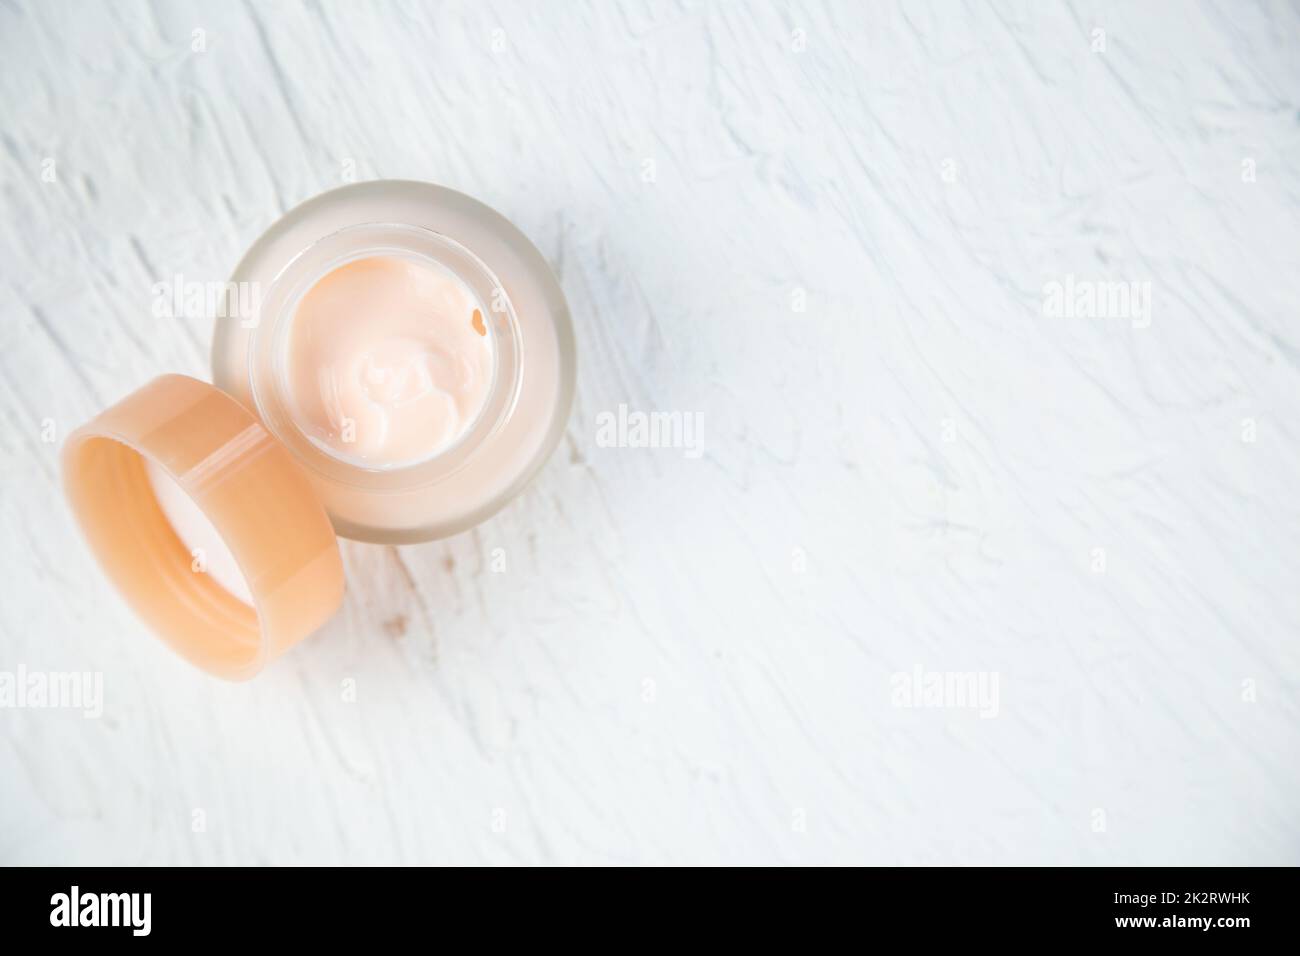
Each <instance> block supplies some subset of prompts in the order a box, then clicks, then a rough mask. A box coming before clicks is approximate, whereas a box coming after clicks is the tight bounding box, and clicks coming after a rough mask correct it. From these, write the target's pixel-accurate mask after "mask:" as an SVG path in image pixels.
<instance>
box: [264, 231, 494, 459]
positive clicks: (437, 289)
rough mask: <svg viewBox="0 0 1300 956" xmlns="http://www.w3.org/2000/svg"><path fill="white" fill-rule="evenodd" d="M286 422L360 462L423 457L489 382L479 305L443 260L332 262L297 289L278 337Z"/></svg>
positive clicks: (466, 419)
mask: <svg viewBox="0 0 1300 956" xmlns="http://www.w3.org/2000/svg"><path fill="white" fill-rule="evenodd" d="M286 348H287V352H286V356H287V358H286V362H285V372H286V375H287V391H288V394H289V401H290V404H291V406H292V408H293V413H294V418H295V421H296V422H297V423H298V426H299V428H300V429H302V430H303V432H304V434H306V435H307V437H308V438H310V439H311V440H312V441H313V442H314V443H315V444H317V445H318V446H320V447H321V448H323V449H324V450H326V451H328V452H330V453H333V454H335V455H337V456H338V457H340V458H342V459H344V460H349V461H355V462H357V463H358V464H360V465H363V466H365V467H370V468H393V467H400V466H403V465H407V464H411V463H415V462H419V461H424V460H426V459H428V458H431V457H433V456H434V455H437V454H439V453H440V452H442V451H443V450H445V449H446V448H448V447H449V446H451V445H452V444H454V443H455V442H456V441H457V440H458V439H459V438H460V437H461V436H462V435H464V434H465V432H466V431H467V430H469V428H470V427H472V425H473V424H474V421H475V420H476V419H477V417H478V416H479V414H480V413H481V412H482V410H483V406H484V404H485V402H486V399H487V395H488V391H489V389H490V388H491V385H492V376H493V371H494V369H493V359H494V356H493V351H492V347H491V341H490V339H489V337H488V330H487V326H486V324H485V323H484V320H483V304H482V303H480V302H479V301H478V299H477V297H476V296H475V295H474V293H473V291H472V290H471V289H470V288H469V286H467V285H466V284H465V283H464V282H462V281H461V280H460V279H459V278H458V277H457V276H455V275H454V274H452V273H451V272H450V271H448V270H446V269H443V268H440V267H439V266H437V265H436V264H434V263H429V262H422V261H416V260H412V259H407V258H402V257H399V256H371V257H367V258H364V259H359V260H356V261H354V262H350V263H347V264H346V265H342V266H339V267H338V268H336V269H334V270H333V271H332V272H330V273H328V274H327V275H325V276H324V277H323V278H321V279H320V280H319V281H318V282H317V283H316V284H315V285H314V286H312V287H311V288H310V289H309V290H308V291H307V293H306V294H305V295H304V296H303V297H302V300H301V301H300V302H299V303H298V307H297V309H296V310H295V314H294V316H293V320H292V323H291V325H290V326H289V329H288V334H287V340H286Z"/></svg>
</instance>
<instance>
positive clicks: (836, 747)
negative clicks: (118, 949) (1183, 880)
mask: <svg viewBox="0 0 1300 956" xmlns="http://www.w3.org/2000/svg"><path fill="white" fill-rule="evenodd" d="M1095 29H1101V30H1104V31H1105V46H1106V48H1105V51H1104V52H1097V51H1094V49H1093V47H1094V45H1095V44H1096V38H1095V36H1094V33H1093V31H1094V30H1095ZM195 30H202V31H204V32H203V34H201V35H196V34H195V33H194V31H195ZM497 30H500V31H502V32H501V33H495V32H494V31H497ZM797 30H801V31H803V33H802V34H796V32H795V31H797ZM196 37H200V38H201V39H202V41H203V43H202V44H201V45H203V46H205V49H202V50H200V51H195V50H194V49H193V47H194V46H195V45H196V42H195V41H196ZM801 37H802V38H803V41H804V42H803V43H801V42H800V38H801ZM494 40H495V41H496V42H495V43H494ZM0 111H2V116H3V128H2V131H0V145H2V149H0V177H2V179H3V182H2V187H0V188H2V196H3V221H2V223H0V282H2V283H3V288H0V422H2V424H3V427H2V428H0V454H2V455H3V459H2V461H3V508H2V511H0V572H2V575H0V587H2V588H3V599H2V600H0V624H2V625H3V635H2V643H0V670H9V671H12V670H14V669H15V668H17V667H18V666H19V665H20V664H21V665H22V666H25V667H27V668H29V669H39V670H71V669H76V670H94V671H101V672H102V673H103V675H104V691H105V714H104V716H103V718H102V719H101V720H97V721H96V720H87V719H84V718H83V717H82V716H81V715H80V714H79V713H76V712H70V711H38V710H23V709H8V710H0V862H4V863H46V862H50V863H73V862H75V863H190V862H196V863H266V862H271V863H291V862H320V863H336V862H354V863H369V862H417V861H418V862H430V863H451V862H456V863H469V862H488V863H540V862H558V863H630V862H645V863H713V862H724V861H725V862H738V863H759V862H763V863H768V862H806V863H822V862H863V863H868V862H869V863H954V862H955V863H1029V862H1042V863H1062V864H1064V863H1084V864H1093V863H1120V864H1131V863H1132V864H1136V863H1145V864H1155V863H1292V864H1294V863H1300V482H1298V480H1300V327H1298V325H1297V322H1298V320H1300V314H1298V313H1300V305H1298V303H1300V172H1298V171H1297V161H1298V160H1300V7H1298V6H1297V5H1296V4H1295V3H1268V4H1259V5H1256V4H1250V3H1241V2H1226V0H1225V2H1223V3H1220V4H1213V5H1191V4H1185V3H1174V2H1168V3H1142V4H1129V3H1084V2H1079V3H1047V2H1043V3H1039V2H1035V3H1029V2H1024V3H1008V2H999V3H995V4H992V5H991V6H990V5H986V4H971V5H967V4H959V3H956V2H949V0H944V2H935V3H930V4H924V3H908V4H902V5H894V4H885V3H861V2H842V3H808V4H800V5H790V6H785V5H770V4H761V3H755V4H743V5H742V4H738V3H736V4H732V3H727V4H724V3H715V4H706V3H684V4H667V3H653V4H641V3H618V4H616V3H608V2H606V3H592V4H578V3H572V2H554V3H527V4H525V3H503V2H497V3H490V4H478V3H463V4H461V3H456V4H447V5H441V4H438V5H432V4H415V3H410V4H400V5H397V4H375V5H371V4H359V3H358V4H351V3H348V4H345V3H267V4H263V3H259V4H256V5H253V4H248V5H237V4H224V3H223V4H199V3H193V4H188V3H164V2H156V3H140V2H134V3H114V4H112V5H111V6H110V5H109V4H107V3H103V4H101V3H93V2H85V3H70V2H46V0H42V2H35V0H32V2H5V3H3V4H0ZM50 160H53V162H54V165H53V167H52V168H53V169H54V170H55V177H54V181H53V182H49V181H46V179H48V178H49V177H48V176H47V177H46V178H43V177H42V171H43V170H48V169H49V168H50V166H49V162H48V161H50ZM647 161H651V162H652V163H653V172H654V176H653V181H649V182H648V181H646V180H647V178H649V177H648V175H647V170H649V169H650V168H651V167H650V166H648V165H647ZM948 161H951V163H949V162H948ZM1247 161H1251V162H1253V165H1254V169H1255V172H1256V178H1255V181H1253V182H1251V181H1246V180H1248V179H1249V177H1248V176H1245V177H1244V176H1243V171H1244V170H1246V169H1247V168H1248V167H1249V165H1250V163H1248V162H1247ZM349 168H351V169H354V170H355V172H356V176H357V177H358V178H361V179H365V178H374V177H393V178H416V179H427V180H433V181H436V182H440V183H444V184H446V185H449V186H452V187H454V188H457V189H460V190H462V191H465V192H468V193H470V194H472V195H474V196H476V197H478V198H480V199H483V200H484V201H486V202H487V203H489V204H490V205H492V206H495V207H496V208H497V209H499V210H501V211H502V212H503V213H505V214H506V215H507V216H509V217H510V218H511V219H513V220H514V221H515V222H516V223H517V224H518V225H519V226H520V227H521V228H522V229H523V230H524V231H525V232H526V233H527V234H528V235H529V236H530V237H531V238H532V239H533V240H534V241H535V242H536V243H537V244H538V246H539V247H540V248H541V250H542V252H543V253H544V255H545V256H546V257H547V259H548V260H549V261H550V262H551V263H552V265H553V267H554V268H555V270H556V272H557V274H558V275H559V277H560V280H561V282H562V284H563V286H564V289H565V292H566V293H567V295H568V297H569V301H570V304H571V306H572V309H573V314H574V320H575V324H576V331H577V335H578V342H579V346H580V353H581V365H580V372H579V382H578V393H577V401H576V405H575V408H574V413H573V416H572V419H571V421H570V423H569V429H568V434H567V436H566V439H565V441H564V442H563V444H562V445H561V448H560V450H559V451H558V452H557V454H556V455H555V457H554V459H553V460H552V461H551V462H550V463H549V465H548V466H547V467H546V468H545V470H544V471H543V472H542V474H541V475H540V477H539V478H538V479H537V481H536V482H535V483H534V484H533V485H532V486H531V487H530V488H529V489H528V490H527V492H526V493H524V494H523V495H522V496H521V497H520V498H519V499H518V500H517V501H515V502H514V503H513V504H512V505H511V506H510V507H508V508H507V509H506V510H505V511H504V512H503V513H502V514H500V515H499V516H497V517H496V518H494V519H493V520H491V521H489V522H488V523H486V524H484V525H483V526H481V527H479V528H478V529H477V530H475V531H473V532H472V533H469V534H465V535H462V536H460V537H457V538H455V539H452V540H449V541H445V542H439V543H435V544H431V545H426V546H422V547H408V548H401V549H394V548H383V547H373V546H364V545H355V544H351V543H348V544H346V545H345V547H344V554H345V560H346V563H347V569H348V574H349V593H348V597H347V601H346V604H345V606H344V609H343V611H342V613H341V614H340V615H339V616H338V617H337V618H336V619H335V620H334V621H333V622H332V623H331V624H330V625H328V626H327V627H326V628H325V629H324V630H323V631H322V632H321V633H320V634H318V635H317V636H316V637H315V638H313V639H311V640H309V641H307V642H305V643H304V644H303V645H301V646H300V647H299V648H297V649H296V650H295V651H294V652H293V653H291V654H290V655H289V656H288V657H287V658H285V659H283V660H282V661H280V662H278V663H277V664H276V665H274V666H273V667H272V668H271V669H270V670H269V671H268V672H266V673H265V674H264V675H262V676H261V677H259V678H258V679H256V680H255V681H253V682H252V683H250V684H244V685H229V684H225V683H222V682H219V681H216V680H214V679H210V678H207V677H204V676H202V675H201V674H199V673H197V672H195V671H193V670H191V669H190V668H189V667H188V666H187V665H185V664H183V663H182V662H180V661H179V660H178V659H175V658H173V657H172V656H171V655H170V653H169V652H168V651H166V650H165V649H164V648H163V647H162V645H161V644H159V643H157V642H156V641H155V640H154V639H152V638H151V637H150V636H149V635H148V634H147V633H146V632H145V631H144V629H143V628H142V626H141V625H139V624H138V623H137V622H136V620H135V619H134V618H133V617H132V616H131V614H130V613H129V612H128V611H127V609H126V608H125V606H124V605H123V603H122V602H121V601H120V600H119V599H118V597H117V596H116V595H115V594H114V593H113V592H112V590H111V589H110V588H109V587H108V585H107V584H106V583H105V581H104V579H103V577H102V575H101V574H100V572H99V571H98V570H97V568H96V567H95V565H94V564H93V562H92V561H91V559H90V556H89V554H88V552H87V551H86V550H85V548H84V547H83V546H82V544H81V541H80V540H79V538H78V536H77V533H76V530H75V528H74V526H73V524H72V521H71V518H70V516H69V514H68V512H67V510H66V508H65V507H64V505H63V502H62V499H61V496H60V492H59V491H58V488H57V484H56V476H57V450H58V444H51V443H45V442H43V441H42V434H41V423H42V422H43V421H44V420H45V419H52V420H53V421H54V422H55V423H56V425H57V431H58V438H59V440H60V441H61V439H62V436H63V435H65V434H66V433H67V431H69V430H70V429H71V428H73V427H75V426H76V425H77V424H79V423H81V422H82V421H84V420H85V419H87V418H89V417H90V416H91V415H93V414H94V413H95V412H96V411H98V410H99V409H100V408H101V407H103V406H104V405H105V404H107V403H109V402H111V401H114V400H116V399H117V398H119V397H120V396H122V395H123V394H125V393H126V392H127V391H129V390H131V389H133V388H135V387H137V386H139V385H140V384H142V383H144V382H145V381H146V380H148V379H149V378H151V377H152V376H154V375H157V374H159V373H163V372H168V371H181V372H188V373H191V374H195V375H201V376H206V375H207V349H208V341H209V336H210V325H209V323H207V322H183V321H175V320H161V319H156V318H153V317H152V315H151V295H150V287H151V286H152V285H153V284H154V283H155V282H159V281H163V280H167V279H169V278H171V277H172V276H173V275H175V274H176V273H181V274H183V275H185V276H186V277H187V278H190V279H199V280H208V279H223V278H224V277H225V276H226V275H228V273H229V271H230V269H231V268H232V267H233V265H234V263H235V261H236V260H237V259H238V257H239V256H240V255H241V253H242V252H243V250H244V249H245V248H246V247H247V246H248V245H249V244H250V243H251V242H252V241H253V239H254V238H255V237H256V236H257V235H258V234H259V232H260V231H261V230H262V229H264V228H265V227H266V226H267V225H269V224H270V223H271V222H272V221H273V220H274V219H275V218H276V217H277V216H278V215H280V214H281V213H283V212H284V211H286V210H287V209H288V208H290V207H291V206H292V205H294V204H296V203H298V202H299V201H301V200H303V199H306V198H308V197H310V196H312V195H314V194H316V193H318V192H320V191H322V190H324V189H327V188H329V187H331V186H334V185H337V184H339V183H340V182H341V181H342V180H343V178H344V177H345V175H346V173H347V170H348V169H349ZM945 172H947V173H950V175H948V176H945ZM949 180H952V181H949ZM1068 274H1073V275H1075V276H1077V277H1079V278H1081V279H1090V280H1112V279H1113V280H1125V281H1139V282H1150V283H1151V288H1152V321H1151V324H1150V327H1148V328H1134V327H1133V323H1131V322H1129V321H1127V320H1125V319H1122V318H1120V319H1087V318H1070V319H1066V318H1050V317H1048V316H1046V315H1044V308H1043V288H1044V284H1045V283H1047V282H1050V281H1053V280H1061V279H1063V278H1064V277H1065V276H1066V275H1068ZM798 289H803V290H806V296H807V309H806V311H804V312H798V311H795V310H794V309H793V308H792V306H793V305H794V303H795V296H796V290H798ZM620 403H627V404H628V405H630V406H631V407H632V408H634V409H642V410H660V411H690V412H697V413H699V414H700V415H702V416H703V420H704V455H703V457H701V458H700V459H698V460H690V459H689V458H686V457H684V456H683V454H682V453H681V451H680V450H653V449H628V448H601V447H598V446H597V444H596V441H595V431H596V427H595V421H596V416H597V415H598V414H599V413H600V412H602V411H606V410H612V409H615V408H617V406H618V405H619V404H620ZM1251 422H1253V423H1254V425H1253V427H1254V438H1255V440H1254V441H1253V442H1252V441H1247V440H1243V436H1246V435H1248V433H1249V429H1250V423H1251ZM495 548H501V549H503V550H504V553H505V555H506V558H507V571H506V573H503V574H497V573H492V571H491V568H490V558H491V554H492V551H493V549H495ZM1098 548H1100V549H1104V552H1105V570H1104V572H1098V571H1096V570H1094V549H1098ZM916 666H920V667H922V668H924V669H926V670H953V671H992V672H996V673H997V674H998V675H999V680H1000V683H999V689H1000V700H999V712H998V716H997V717H996V718H993V719H981V718H980V717H979V716H978V715H977V714H976V713H974V712H972V711H969V710H959V709H949V710H934V709H931V710H909V709H902V708H898V707H894V706H891V681H890V677H891V674H893V673H895V672H898V671H911V670H912V669H913V668H914V667H916ZM348 679H351V680H355V681H356V686H357V693H358V700H357V701H356V703H346V702H344V701H343V700H342V695H341V693H340V687H341V686H342V683H343V682H344V681H345V680H348ZM1246 682H1253V684H1250V683H1246ZM196 809H201V810H202V811H203V812H204V814H205V816H206V821H207V829H206V832H201V833H196V832H193V829H192V826H191V821H192V820H193V819H194V811H195V810H196ZM1097 811H1101V812H1102V813H1103V814H1104V817H1100V816H1098V812H1097ZM1099 819H1104V822H1105V829H1104V831H1102V832H1098V831H1097V830H1096V828H1095V824H1096V821H1098V820H1099ZM494 824H495V825H494Z"/></svg>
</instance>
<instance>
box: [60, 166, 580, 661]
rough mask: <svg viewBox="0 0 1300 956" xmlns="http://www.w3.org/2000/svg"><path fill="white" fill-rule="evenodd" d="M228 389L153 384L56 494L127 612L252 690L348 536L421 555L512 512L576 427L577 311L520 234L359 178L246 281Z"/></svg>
mask: <svg viewBox="0 0 1300 956" xmlns="http://www.w3.org/2000/svg"><path fill="white" fill-rule="evenodd" d="M212 362H213V382H214V384H213V385H208V384H206V383H203V382H200V381H198V380H196V379H192V378H187V377H184V376H177V375H169V376H163V377H162V378H159V379H156V380H155V381H153V382H151V383H149V384H148V385H146V386H145V387H144V388H142V389H140V390H138V391H136V392H134V393H132V394H131V395H129V396H127V398H125V399H124V400H123V401H121V402H119V403H118V404H117V405H114V406H113V407H111V408H109V409H107V410H106V411H104V412H103V413H101V414H100V415H99V416H97V417H96V418H95V419H93V420H92V421H90V422H88V423H87V424H86V425H84V426H82V427H81V428H80V429H78V430H77V431H75V432H73V433H72V435H70V436H69V438H68V441H67V443H66V444H65V447H64V452H63V458H64V468H63V472H64V485H65V489H66V491H67V495H68V499H69V501H70V503H71V506H72V510H73V512H74V514H75V516H76V518H77V520H78V523H79V524H80V526H81V528H82V530H83V532H84V533H85V536H86V538H87V540H88V541H89V543H90V545H91V548H92V549H93V551H94V552H95V554H96V557H97V558H98V559H99V561H100V563H101V564H102V565H103V566H104V568H105V570H106V571H107V573H108V574H109V576H110V578H111V579H112V580H113V582H114V583H115V584H116V585H117V586H118V588H119V589H120V590H121V591H122V592H123V594H124V595H125V596H126V597H127V599H128V601H130V603H131V604H132V605H133V607H134V608H135V609H136V611H137V612H138V613H139V614H140V615H141V617H143V618H144V619H145V621H146V622H147V623H149V624H150V626H151V627H152V628H153V629H154V630H155V631H157V632H158V633H159V634H160V635H161V636H162V637H163V638H164V640H166V641H167V643H168V644H170V645H171V646H172V647H173V648H174V649H175V650H177V651H178V652H180V653H181V654H182V655H183V656H185V657H186V658H188V659H189V660H190V661H192V662H194V663H196V664H198V665H199V666H201V667H203V668H205V669H206V670H208V671H210V672H212V673H214V674H218V675H220V676H223V677H229V678H234V679H239V678H246V677H250V676H252V675H253V674H255V673H257V671H258V670H260V669H261V668H262V667H263V666H264V665H265V663H266V662H267V661H268V660H270V659H271V658H273V657H275V656H277V655H278V654H280V653H282V652H283V651H284V650H286V649H287V648H288V647H290V646H291V645H292V644H294V643H296V642H297V641H298V640H300V639H301V638H303V637H305V636H306V635H307V634H309V633H311V631H313V630H315V629H316V628H317V627H319V626H320V625H321V624H322V623H323V622H324V621H325V620H326V619H328V618H329V617H330V615H332V614H333V612H334V611H335V610H336V609H337V607H338V604H339V603H340V601H341V600H342V593H343V569H342V562H341V560H340V558H339V552H338V542H337V540H336V538H335V535H342V536H343V537H347V538H354V539H357V540H360V541H371V542H380V543H390V544H397V543H412V542H419V541H428V540H431V539H434V538H440V537H445V536H447V535H450V534H455V533H457V532H459V531H463V530H465V529H467V528H469V527H471V526H473V525H475V524H477V523H478V522H480V521H482V520H484V519H485V518H487V517H489V516H490V515H491V514H493V513H494V512H495V511H497V510H498V509H499V508H500V507H501V506H502V505H504V504H505V503H506V502H507V501H509V500H510V498H511V497H513V496H514V495H515V494H517V493H518V492H519V490H520V489H521V488H522V487H523V486H524V485H525V484H526V483H527V481H528V480H529V478H531V477H532V476H533V474H534V473H536V471H537V470H538V468H540V467H541V465H542V463H543V462H544V461H545V460H546V458H547V457H548V456H549V454H550V453H551V451H552V450H553V449H554V447H555V445H556V443H557V442H558V440H559V438H560V435H561V434H562V433H563V431H564V427H565V422H566V419H567V417H568V412H569V408H570V405H571V402H572V396H573V386H574V372H575V355H574V343H573V332H572V328H571V326H570V322H569V313H568V308H567V306H566V304H565V301H564V296H563V293H562V292H561V290H560V287H559V284H558V283H557V282H556V280H555V278H554V276H553V275H552V274H551V272H550V270H549V269H548V267H547V265H546V263H545V261H544V260H543V259H542V257H541V255H540V253H538V251H537V249H536V248H535V247H534V246H533V245H532V244H531V243H530V242H529V241H528V239H527V238H526V237H525V236H524V235H523V234H522V233H521V232H520V231H519V230H518V229H516V228H515V227H514V226H513V225H512V224H511V223H510V222H509V221H508V220H506V219H505V218H504V217H502V216H501V215H499V214H498V213H496V212H494V211H493V210H491V209H489V208H488V207H486V206H484V205H483V204H482V203H479V202H477V201H476V200H473V199H471V198H469V197H468V196H464V195H462V194H460V193H457V192H454V191H452V190H449V189H445V188H442V187H439V186H434V185H430V184H427V183H416V182H395V181H381V182H371V183H360V184H356V185H351V186H345V187H343V188H341V189H337V190H334V191H332V192H329V193H325V194H324V195H321V196H318V197H317V198H315V199H312V200H310V201H308V202H306V203H304V204H302V205H301V206H298V207H297V208H295V209H293V210H292V211H290V212H289V213H288V214H287V215H285V216H284V217H282V218H281V219H280V220H279V221H278V222H276V223H275V224H274V225H272V226H271V228H270V229H268V230H267V232H266V233H264V234H263V235H262V236H261V237H260V238H259V239H258V240H257V241H256V242H255V243H254V244H253V246H252V248H251V249H250V250H249V251H248V253H247V254H246V255H245V256H244V258H243V260H242V261H241V262H240V263H239V265H238V266H237V267H236V269H235V272H234V275H233V276H232V277H231V280H230V282H229V283H227V284H226V286H225V287H224V290H223V301H222V305H221V307H220V308H219V309H218V318H217V322H216V330H215V335H214V339H213V353H212Z"/></svg>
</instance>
